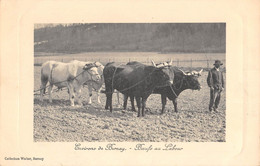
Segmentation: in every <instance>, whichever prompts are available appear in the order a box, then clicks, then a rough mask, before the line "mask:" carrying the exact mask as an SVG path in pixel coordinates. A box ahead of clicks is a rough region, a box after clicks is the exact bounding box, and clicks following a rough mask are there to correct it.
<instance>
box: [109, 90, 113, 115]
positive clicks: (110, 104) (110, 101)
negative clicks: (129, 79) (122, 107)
mask: <svg viewBox="0 0 260 166" xmlns="http://www.w3.org/2000/svg"><path fill="white" fill-rule="evenodd" d="M109 96H110V97H109V107H110V112H111V113H112V111H113V107H112V97H113V92H111V94H110V95H109Z"/></svg>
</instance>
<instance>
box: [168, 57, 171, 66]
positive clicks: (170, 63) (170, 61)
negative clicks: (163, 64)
mask: <svg viewBox="0 0 260 166" xmlns="http://www.w3.org/2000/svg"><path fill="white" fill-rule="evenodd" d="M168 65H169V66H171V65H172V58H171V61H170V62H169V63H168Z"/></svg>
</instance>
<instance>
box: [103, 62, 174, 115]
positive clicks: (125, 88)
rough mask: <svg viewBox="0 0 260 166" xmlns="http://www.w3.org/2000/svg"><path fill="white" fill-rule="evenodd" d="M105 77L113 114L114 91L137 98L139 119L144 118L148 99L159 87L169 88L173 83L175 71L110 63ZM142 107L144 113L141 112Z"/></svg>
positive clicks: (165, 68)
mask: <svg viewBox="0 0 260 166" xmlns="http://www.w3.org/2000/svg"><path fill="white" fill-rule="evenodd" d="M103 75H104V79H105V88H106V92H105V93H106V97H107V100H106V106H105V109H109V108H110V111H111V112H112V95H113V92H114V89H116V90H118V91H119V92H121V93H123V94H124V95H126V96H132V97H133V98H134V97H135V98H136V102H137V107H138V115H137V116H138V117H140V116H144V108H145V105H146V100H147V98H148V97H149V96H150V95H151V94H152V92H153V90H154V89H155V87H157V86H167V85H169V84H171V83H172V80H173V71H171V68H169V66H162V67H155V66H147V65H144V64H142V65H134V64H132V65H118V64H116V63H113V62H112V63H108V64H107V65H106V66H105V68H104V70H103ZM141 105H142V111H141Z"/></svg>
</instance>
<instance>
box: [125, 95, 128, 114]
mask: <svg viewBox="0 0 260 166" xmlns="http://www.w3.org/2000/svg"><path fill="white" fill-rule="evenodd" d="M127 100H128V95H124V110H126V107H127Z"/></svg>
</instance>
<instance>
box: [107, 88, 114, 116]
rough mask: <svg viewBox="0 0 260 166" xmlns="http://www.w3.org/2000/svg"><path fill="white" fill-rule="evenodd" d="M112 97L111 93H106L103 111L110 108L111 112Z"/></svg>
mask: <svg viewBox="0 0 260 166" xmlns="http://www.w3.org/2000/svg"><path fill="white" fill-rule="evenodd" d="M112 96H113V91H111V92H106V97H107V100H106V106H105V109H106V110H107V109H109V108H110V112H112V109H113V108H112Z"/></svg>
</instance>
